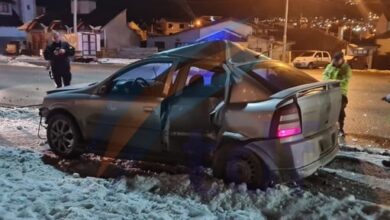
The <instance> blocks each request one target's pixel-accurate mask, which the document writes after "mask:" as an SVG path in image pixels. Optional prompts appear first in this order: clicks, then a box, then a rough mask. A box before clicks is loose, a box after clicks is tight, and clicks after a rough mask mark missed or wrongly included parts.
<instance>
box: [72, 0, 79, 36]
mask: <svg viewBox="0 0 390 220" xmlns="http://www.w3.org/2000/svg"><path fill="white" fill-rule="evenodd" d="M77 10H78V9H77V0H73V30H74V33H75V34H77Z"/></svg>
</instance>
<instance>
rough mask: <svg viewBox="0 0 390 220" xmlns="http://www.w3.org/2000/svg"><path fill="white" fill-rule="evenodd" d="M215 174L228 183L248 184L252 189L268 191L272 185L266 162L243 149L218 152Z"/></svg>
mask: <svg viewBox="0 0 390 220" xmlns="http://www.w3.org/2000/svg"><path fill="white" fill-rule="evenodd" d="M213 174H214V176H215V177H217V178H222V179H224V180H225V181H226V182H228V183H232V182H233V183H236V184H241V183H246V184H247V186H248V187H249V188H251V189H253V188H260V189H266V188H267V187H268V186H269V185H270V176H269V174H270V172H269V170H268V168H267V166H266V165H265V164H264V162H263V161H262V160H261V159H260V158H259V157H258V156H257V155H255V154H254V153H253V152H252V151H250V150H248V149H245V148H241V147H236V148H233V149H223V148H222V149H220V150H218V151H217V153H216V154H215V157H214V160H213Z"/></svg>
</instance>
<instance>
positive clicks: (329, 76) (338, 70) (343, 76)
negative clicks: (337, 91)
mask: <svg viewBox="0 0 390 220" xmlns="http://www.w3.org/2000/svg"><path fill="white" fill-rule="evenodd" d="M351 77H352V71H351V67H349V65H348V64H347V63H344V64H343V65H341V67H335V66H333V64H329V65H328V66H327V67H326V68H325V71H324V73H323V79H324V80H340V81H341V83H340V84H341V91H342V93H343V95H345V96H346V95H347V94H348V84H349V80H350V79H351Z"/></svg>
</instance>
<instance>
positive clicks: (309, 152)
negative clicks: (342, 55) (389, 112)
mask: <svg viewBox="0 0 390 220" xmlns="http://www.w3.org/2000/svg"><path fill="white" fill-rule="evenodd" d="M48 94H49V95H48V96H47V97H45V99H44V102H43V106H42V108H41V109H40V115H41V117H44V118H45V122H46V123H47V124H48V126H47V138H48V143H49V145H50V147H51V149H52V150H53V152H54V153H56V154H57V155H59V156H61V157H65V158H71V157H75V156H78V155H80V154H81V153H83V152H95V153H100V154H104V155H105V156H111V157H125V158H130V159H135V160H149V161H155V162H164V163H171V164H172V163H173V164H182V165H188V166H194V165H195V166H196V165H203V166H210V167H212V169H213V173H214V175H215V176H216V177H218V178H223V179H224V180H226V181H227V182H235V183H247V184H248V186H249V187H251V188H256V187H260V188H265V187H267V186H269V185H270V183H271V181H274V182H285V181H291V180H296V179H300V178H304V177H307V176H310V175H311V174H313V173H314V172H315V171H316V170H317V169H318V168H319V167H321V166H324V165H326V164H327V163H329V162H330V161H331V160H332V159H333V158H334V157H335V156H336V154H337V152H338V149H339V145H338V141H337V140H338V139H337V133H338V127H337V121H338V117H339V112H340V105H341V91H340V83H339V82H338V81H330V82H318V81H317V80H316V79H314V78H312V77H311V76H309V75H307V74H306V73H304V72H301V71H299V70H297V69H295V68H293V67H290V66H289V65H287V64H285V63H282V62H279V61H274V60H270V59H269V58H267V57H265V56H263V55H260V54H257V53H256V52H254V51H251V50H248V49H244V48H242V47H241V46H239V45H238V44H234V43H231V42H228V41H213V42H205V43H199V44H194V45H190V46H185V47H182V48H177V49H173V50H169V51H165V52H161V53H158V54H156V55H153V56H151V57H149V58H146V59H143V60H141V61H138V62H136V63H134V64H131V65H129V66H127V67H125V68H123V69H121V70H119V71H118V72H117V73H115V74H113V75H112V76H110V77H109V78H107V79H106V80H104V81H102V82H100V83H92V84H87V85H81V86H72V87H64V88H61V89H57V90H54V91H49V92H48Z"/></svg>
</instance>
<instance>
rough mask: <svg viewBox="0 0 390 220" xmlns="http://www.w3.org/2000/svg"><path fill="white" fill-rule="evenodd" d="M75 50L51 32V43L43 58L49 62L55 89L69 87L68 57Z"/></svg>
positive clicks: (58, 35) (72, 54)
mask: <svg viewBox="0 0 390 220" xmlns="http://www.w3.org/2000/svg"><path fill="white" fill-rule="evenodd" d="M74 53H75V50H74V48H73V47H72V46H70V45H69V43H67V42H65V41H63V40H62V38H61V35H60V34H59V33H58V32H53V42H52V43H51V44H50V45H48V46H47V47H46V50H45V52H44V57H45V59H46V60H49V61H50V65H51V70H52V73H53V78H54V82H55V83H56V85H57V88H61V87H62V84H63V85H64V86H69V85H70V81H71V80H72V74H71V73H70V60H69V57H71V56H74Z"/></svg>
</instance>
